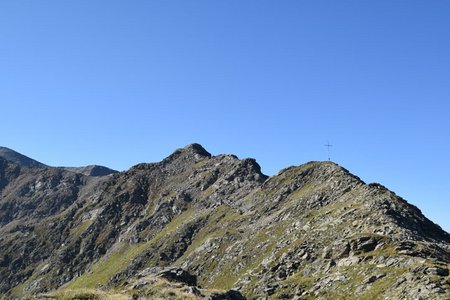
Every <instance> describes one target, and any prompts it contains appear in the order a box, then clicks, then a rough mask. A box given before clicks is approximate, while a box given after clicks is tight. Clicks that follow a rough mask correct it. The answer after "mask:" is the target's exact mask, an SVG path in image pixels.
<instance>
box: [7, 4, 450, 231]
mask: <svg viewBox="0 0 450 300" xmlns="http://www.w3.org/2000/svg"><path fill="white" fill-rule="evenodd" d="M0 104H1V105H0V145H3V146H6V147H10V148H13V149H15V150H17V151H19V152H21V153H24V154H26V155H28V156H31V157H33V158H35V159H37V160H39V161H42V162H44V163H47V164H50V165H71V166H75V165H86V164H94V163H96V164H103V165H106V166H109V167H112V168H116V169H119V170H124V169H127V168H129V167H130V166H132V165H134V164H136V163H139V162H144V161H145V162H151V161H159V160H161V159H162V158H164V157H165V156H167V155H168V154H170V153H171V152H172V151H173V150H174V149H176V148H179V147H182V146H184V145H186V144H189V143H192V142H198V143H201V144H203V145H204V146H205V148H206V149H207V150H209V151H210V152H211V153H212V154H220V153H234V154H236V155H238V156H239V157H241V158H244V157H254V158H256V159H257V161H258V162H259V163H260V164H261V166H262V169H263V171H264V172H265V173H267V174H269V175H272V174H276V173H277V172H278V171H279V170H280V169H282V168H284V167H287V166H289V165H299V164H302V163H305V162H307V161H310V160H326V158H327V153H326V148H325V147H324V144H325V143H326V142H327V141H330V143H332V144H333V145H334V147H333V148H332V152H331V156H332V160H334V161H336V162H337V163H339V164H341V165H342V166H344V167H346V168H347V169H349V170H350V171H351V172H353V173H354V174H356V175H358V176H360V177H361V178H362V179H363V180H365V181H366V182H374V181H375V182H380V183H382V184H384V185H385V186H387V187H388V188H390V189H391V190H393V191H395V192H396V193H397V194H399V195H401V196H402V197H404V198H405V199H407V200H408V201H409V202H410V203H413V204H415V205H416V206H418V207H419V208H420V209H422V211H423V212H424V213H425V214H426V215H427V216H428V217H430V218H431V219H432V220H433V221H435V222H438V223H439V224H440V225H441V226H443V227H444V228H445V229H446V230H447V231H450V217H449V216H450V208H449V200H450V199H449V192H448V189H449V188H450V172H449V171H450V157H449V154H450V140H449V136H450V1H444V0H441V1H437V0H436V1H425V0H423V1H414V0H408V1H406V0H404V1H391V0H389V1H388V0H386V1H379V0H377V1H361V0H353V1H335V0H329V1H300V0H295V1H294V0H290V1H289V0H286V1H262V0H258V1H256V0H254V1H242V0H228V1H219V0H217V1H211V0H203V1H200V0H196V1H185V0H179V1H175V0H174V1H168V0H167V1H162V0H161V1H137V0H134V1H113V0H108V1H100V0H97V1H92V0H77V1H56V0H54V1H46V0H39V1H34V0H28V1H26V0H17V1H2V2H0Z"/></svg>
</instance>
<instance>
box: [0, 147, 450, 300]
mask: <svg viewBox="0 0 450 300" xmlns="http://www.w3.org/2000/svg"><path fill="white" fill-rule="evenodd" d="M0 191H1V193H2V197H1V199H0V295H3V298H5V299H14V298H21V297H25V296H32V295H38V294H41V293H43V292H47V291H50V290H55V289H59V291H60V292H63V291H68V290H77V289H81V288H83V289H86V288H88V289H98V288H101V289H104V290H105V289H106V290H116V289H118V288H119V287H123V286H128V285H129V284H130V282H135V281H136V280H138V279H139V278H141V277H142V276H143V275H142V274H143V272H144V273H145V272H150V271H149V270H155V268H156V270H162V269H167V268H169V269H170V268H175V269H177V270H178V269H179V270H182V272H185V273H186V274H189V276H192V277H194V278H195V279H196V280H195V284H194V283H192V282H185V283H184V284H186V285H187V286H189V285H191V286H193V289H194V288H195V289H200V286H201V288H206V289H220V290H230V292H229V293H225V292H224V293H223V295H225V294H226V296H223V298H217V299H242V297H246V298H247V299H265V298H267V299H346V298H348V299H386V298H389V299H449V298H450V277H449V267H450V235H449V234H448V233H447V232H445V231H443V230H442V229H441V228H440V227H439V226H437V225H436V224H434V223H432V222H431V221H430V220H428V219H427V218H426V217H424V216H423V215H422V213H421V212H420V210H419V209H417V208H416V207H414V206H412V205H410V204H408V203H407V202H406V201H405V200H403V199H402V198H400V197H398V196H397V195H395V194H394V193H393V192H391V191H389V190H387V189H386V188H384V187H383V186H381V185H379V184H365V183H364V182H362V181H361V180H360V179H359V178H357V177H355V176H354V175H352V174H350V173H349V172H348V171H347V170H345V169H344V168H342V167H340V166H338V165H336V164H334V163H332V162H310V163H307V164H304V165H301V166H298V167H291V168H287V169H284V170H282V171H281V172H280V173H279V174H278V175H276V176H273V177H270V178H268V177H267V176H265V175H264V174H262V173H261V170H260V167H259V165H258V164H257V163H256V161H255V160H253V159H244V160H240V159H238V158H237V157H235V156H233V155H218V156H211V155H210V154H209V153H208V152H207V151H206V150H205V149H203V148H202V147H201V146H200V145H198V144H193V145H189V146H187V147H185V148H182V149H178V150H177V151H175V152H174V153H173V154H172V155H170V156H169V157H167V158H166V159H164V160H163V161H161V162H159V163H150V164H140V165H137V166H134V167H133V168H131V169H130V170H128V171H126V172H121V173H116V174H112V175H109V176H100V177H95V176H86V175H83V174H80V173H74V172H69V171H67V170H62V169H55V168H33V167H31V168H30V167H27V166H23V165H18V164H17V163H15V162H13V161H8V160H6V159H2V158H0ZM143 286H145V284H144V285H143ZM130 297H131V296H130ZM133 297H135V298H136V297H137V298H139V297H140V298H142V299H144V298H151V297H150V296H149V295H146V294H139V293H137V294H134V296H133ZM221 297H222V296H221ZM227 297H228V298H227Z"/></svg>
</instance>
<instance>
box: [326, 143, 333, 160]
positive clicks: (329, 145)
mask: <svg viewBox="0 0 450 300" xmlns="http://www.w3.org/2000/svg"><path fill="white" fill-rule="evenodd" d="M325 147H327V149H328V161H330V160H331V159H330V147H333V145H331V144H330V142H328V143H327V144H326V145H325Z"/></svg>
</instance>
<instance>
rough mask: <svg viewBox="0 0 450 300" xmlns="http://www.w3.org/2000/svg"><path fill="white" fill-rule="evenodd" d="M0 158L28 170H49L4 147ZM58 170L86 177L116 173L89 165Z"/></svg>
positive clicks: (41, 164)
mask: <svg viewBox="0 0 450 300" xmlns="http://www.w3.org/2000/svg"><path fill="white" fill-rule="evenodd" d="M0 157H1V158H4V159H6V160H8V161H10V162H14V163H16V164H18V165H19V166H23V167H28V168H40V169H42V168H49V166H47V165H45V164H43V163H41V162H38V161H37V160H34V159H32V158H29V157H28V156H25V155H23V154H20V153H18V152H16V151H14V150H11V149H9V148H6V147H0ZM59 168H60V169H63V170H67V171H71V172H74V173H80V174H83V175H86V176H107V175H110V174H114V173H117V171H116V170H113V169H110V168H108V167H104V166H98V165H89V166H84V167H59Z"/></svg>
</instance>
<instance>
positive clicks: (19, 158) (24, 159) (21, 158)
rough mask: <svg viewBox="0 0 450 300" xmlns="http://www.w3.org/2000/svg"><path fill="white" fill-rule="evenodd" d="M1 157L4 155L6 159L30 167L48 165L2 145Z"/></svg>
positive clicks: (44, 166) (0, 148) (0, 149)
mask: <svg viewBox="0 0 450 300" xmlns="http://www.w3.org/2000/svg"><path fill="white" fill-rule="evenodd" d="M0 157H3V158H4V159H6V160H9V161H12V162H14V163H16V164H18V165H20V166H24V167H29V168H46V167H47V165H45V164H43V163H41V162H38V161H37V160H34V159H32V158H29V157H28V156H25V155H23V154H20V153H19V152H16V151H14V150H12V149H9V148H7V147H0Z"/></svg>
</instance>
